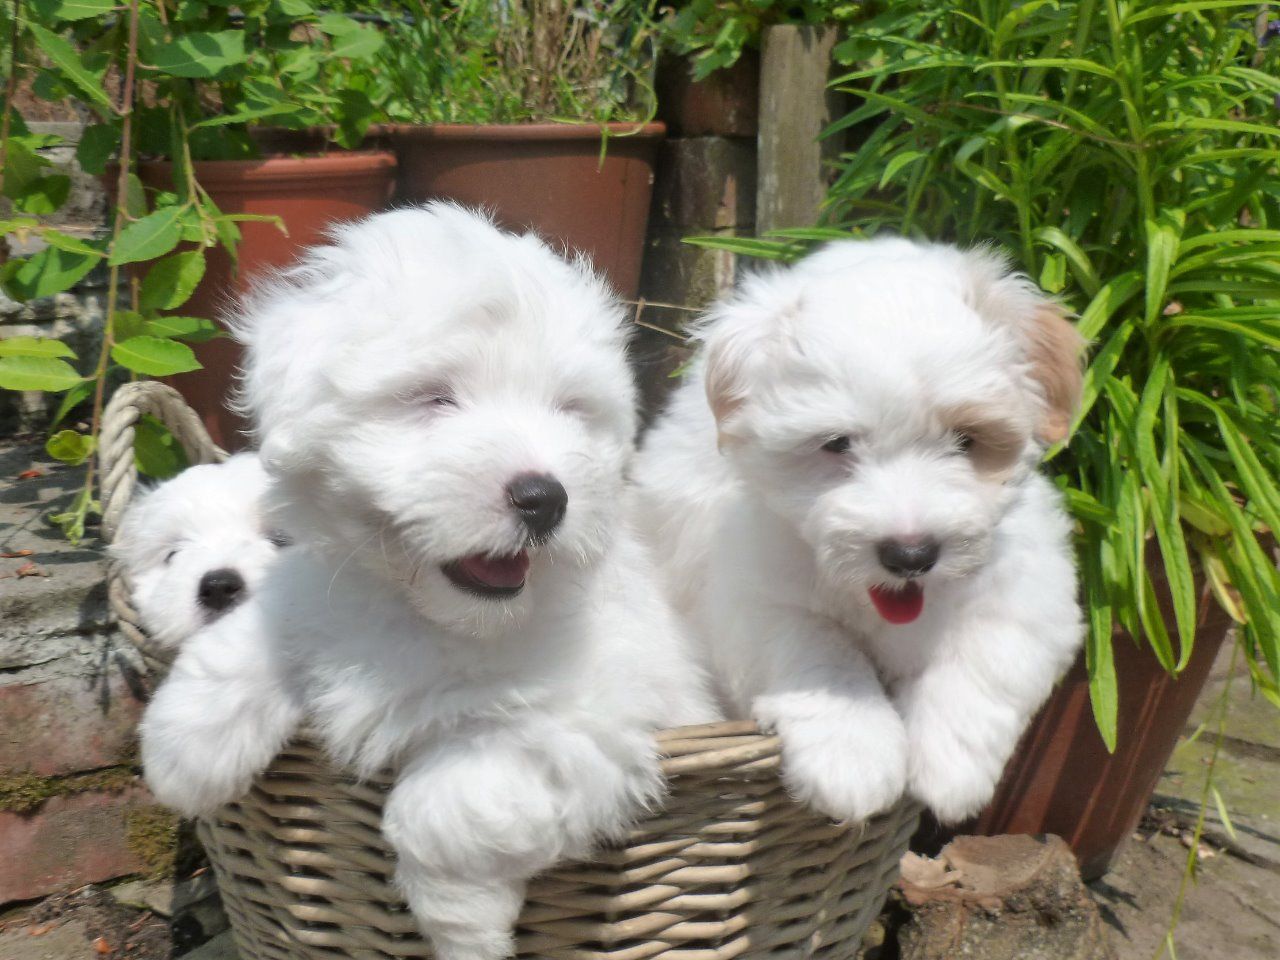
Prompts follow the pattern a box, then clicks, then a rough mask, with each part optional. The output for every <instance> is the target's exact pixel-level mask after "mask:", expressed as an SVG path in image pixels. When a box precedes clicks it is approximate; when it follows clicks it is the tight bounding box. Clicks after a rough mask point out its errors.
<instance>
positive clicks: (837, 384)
mask: <svg viewBox="0 0 1280 960" xmlns="http://www.w3.org/2000/svg"><path fill="white" fill-rule="evenodd" d="M697 338H698V339H700V340H701V341H702V345H703V349H702V354H701V357H700V359H699V361H698V362H697V363H696V365H695V367H694V369H693V370H692V372H691V373H690V375H689V377H688V382H687V383H686V384H684V385H682V386H681V388H680V389H679V390H678V391H677V393H676V395H675V396H674V398H673V401H672V404H671V406H670V409H669V410H668V411H667V413H666V415H665V416H664V417H663V418H662V419H660V420H659V422H658V423H657V424H656V425H655V427H654V428H653V430H652V431H651V433H650V434H649V435H648V437H647V438H646V440H645V443H644V449H643V450H642V453H641V455H640V458H639V461H638V463H637V470H636V484H637V489H636V492H635V504H634V506H635V509H636V515H637V517H638V518H639V519H640V521H641V522H643V523H647V524H648V528H649V532H650V533H651V534H652V539H653V541H654V543H655V544H656V545H657V546H658V551H657V553H658V555H659V556H660V557H662V558H663V560H664V573H665V575H666V577H667V581H668V584H669V587H670V590H671V593H672V595H673V596H674V597H675V598H676V600H677V605H678V606H679V607H680V608H681V609H682V610H683V612H684V613H685V614H687V615H688V616H689V617H690V618H691V620H692V621H693V622H694V624H695V625H696V629H697V632H698V633H699V634H700V635H701V637H702V638H703V639H704V640H705V641H706V643H707V647H708V651H709V656H710V660H711V664H712V667H713V674H714V676H715V678H716V679H718V680H719V681H720V682H721V685H722V687H723V692H724V694H725V696H726V698H727V700H728V701H729V705H730V708H731V711H732V712H733V713H735V714H737V715H739V716H751V717H754V718H755V719H756V720H757V721H759V722H760V723H761V724H762V725H764V726H766V727H770V728H776V730H777V731H778V733H779V735H780V736H781V737H782V739H783V764H784V772H785V776H786V777H787V780H788V783H789V786H790V788H791V789H792V790H793V791H794V792H795V793H796V794H797V795H798V796H799V797H800V798H801V799H803V800H805V801H807V802H809V803H811V804H813V805H814V806H815V807H817V808H818V809H820V810H822V811H824V812H826V813H828V814H830V815H832V816H834V817H837V818H855V819H860V818H863V817H866V816H868V815H870V814H873V813H875V812H877V811H878V810H881V809H883V808H885V807H886V806H888V805H889V804H891V803H893V802H894V801H895V800H896V799H897V798H898V797H899V796H900V795H901V793H902V792H903V790H904V788H907V789H909V791H910V792H911V793H912V794H913V795H914V796H916V797H917V798H919V799H920V800H922V801H924V802H925V803H926V804H927V805H928V806H930V807H931V808H932V809H933V810H934V811H935V813H936V814H937V815H938V817H939V818H941V819H942V820H943V821H955V820H958V819H961V818H963V817H965V816H967V815H970V814H973V813H975V812H976V811H978V810H979V809H980V808H981V807H982V806H983V804H984V803H986V802H987V801H988V800H989V799H990V797H991V795H992V792H993V790H994V786H995V784H996V782H997V780H998V779H999V777H1000V774H1001V771H1002V769H1003V767H1004V764H1005V762H1006V761H1007V759H1008V757H1009V754H1010V753H1011V751H1012V749H1013V747H1014V744H1015V743H1016V741H1017V739H1018V737H1019V735H1020V733H1021V732H1022V729H1023V727H1024V726H1025V725H1026V723H1027V721H1028V720H1029V718H1030V717H1031V715H1032V713H1033V712H1034V711H1035V710H1036V709H1037V708H1038V707H1039V706H1040V704H1041V703H1042V702H1043V701H1044V699H1045V698H1046V697H1047V695H1048V694H1049V692H1050V690H1051V688H1052V687H1053V685H1054V683H1055V682H1056V681H1057V679H1058V678H1059V677H1060V676H1061V674H1062V673H1063V671H1064V670H1065V668H1066V667H1067V666H1068V664H1069V663H1070V661H1071V660H1072V658H1073V657H1074V655H1075V654H1076V651H1077V649H1078V648H1079V646H1080V644H1081V640H1082V636H1083V630H1082V623H1081V615H1080V611H1079V609H1078V606H1077V596H1076V577H1075V569H1074V564H1073V560H1072V553H1071V548H1070V544H1069V532H1070V531H1069V522H1068V518H1067V516H1066V515H1065V513H1064V510H1063V508H1062V505H1061V503H1060V501H1059V496H1058V494H1057V492H1056V491H1055V489H1054V488H1053V486H1052V485H1051V484H1050V483H1049V482H1048V480H1046V479H1045V478H1044V477H1042V476H1041V475H1040V474H1039V473H1038V472H1037V466H1038V463H1039V461H1040V458H1041V456H1042V453H1043V451H1044V449H1045V447H1046V445H1047V444H1051V443H1054V442H1057V441H1059V440H1062V439H1063V438H1064V437H1065V436H1066V434H1067V431H1068V429H1069V425H1070V423H1071V420H1072V417H1073V414H1074V411H1075V409H1076V405H1077V403H1078V397H1079V392H1080V385H1081V375H1080V352H1081V346H1082V344H1081V341H1080V338H1079V337H1078V335H1077V334H1076V332H1075V330H1074V328H1073V327H1072V326H1071V324H1070V323H1069V322H1068V321H1067V320H1066V319H1065V317H1064V315H1063V313H1062V311H1061V309H1060V308H1058V307H1057V306H1056V305H1055V304H1053V303H1052V302H1051V301H1050V300H1049V299H1048V298H1046V297H1045V296H1044V295H1043V294H1041V293H1040V292H1039V291H1038V290H1037V289H1036V288H1035V287H1034V286H1033V285H1032V284H1030V283H1029V282H1028V281H1026V280H1025V279H1023V278H1021V277H1018V276H1016V275H1013V274H1011V273H1010V272H1009V271H1008V269H1007V267H1006V266H1005V264H1004V262H1003V261H1002V260H1001V259H1000V258H999V257H997V256H995V255H993V254H992V253H990V252H986V251H982V250H973V251H968V252H962V251H960V250H958V249H955V248H952V247H947V246H940V245H939V246H933V245H924V244H918V243H913V242H909V241H907V240H902V239H876V240H872V241H852V240H851V241H842V242H837V243H833V244H831V245H829V246H828V247H826V248H824V249H822V250H820V251H819V252H817V253H815V254H813V255H811V256H810V257H809V258H807V259H806V260H803V261H802V262H800V263H799V264H798V265H797V266H795V267H794V268H792V269H789V270H779V271H775V272H771V273H765V274H763V275H759V276H756V277H754V278H752V279H749V280H748V281H747V282H746V283H745V284H744V285H743V286H742V289H741V290H740V291H739V292H738V293H737V294H736V295H734V296H732V297H730V298H729V299H727V300H726V301H725V302H724V303H722V304H720V305H718V306H716V307H715V308H714V309H713V310H712V311H711V314H710V316H709V317H708V318H707V320H706V322H705V324H704V325H703V326H701V328H700V330H699V331H698V332H697Z"/></svg>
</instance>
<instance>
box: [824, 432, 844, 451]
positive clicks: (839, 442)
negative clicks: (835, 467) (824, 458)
mask: <svg viewBox="0 0 1280 960" xmlns="http://www.w3.org/2000/svg"><path fill="white" fill-rule="evenodd" d="M849 446H850V440H849V438H848V437H846V436H839V437H832V438H831V439H830V440H828V441H827V442H826V443H824V444H823V445H822V449H823V450H826V451H827V452H828V453H847V452H848V451H849Z"/></svg>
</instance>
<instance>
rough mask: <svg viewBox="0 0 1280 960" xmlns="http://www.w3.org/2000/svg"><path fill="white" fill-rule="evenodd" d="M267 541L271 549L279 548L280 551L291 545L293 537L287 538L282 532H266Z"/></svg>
mask: <svg viewBox="0 0 1280 960" xmlns="http://www.w3.org/2000/svg"><path fill="white" fill-rule="evenodd" d="M267 540H268V542H270V544H271V545H272V546H273V547H279V548H281V549H283V548H285V547H288V546H292V545H293V537H291V536H289V535H288V534H287V533H285V532H284V531H283V530H271V531H268V533H267Z"/></svg>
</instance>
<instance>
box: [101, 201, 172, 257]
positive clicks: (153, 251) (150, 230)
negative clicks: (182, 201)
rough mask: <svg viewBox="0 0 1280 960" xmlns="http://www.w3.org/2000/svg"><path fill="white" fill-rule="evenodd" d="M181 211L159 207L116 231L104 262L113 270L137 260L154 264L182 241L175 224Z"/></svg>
mask: <svg viewBox="0 0 1280 960" xmlns="http://www.w3.org/2000/svg"><path fill="white" fill-rule="evenodd" d="M183 210H184V208H183V207H181V206H177V205H174V206H171V207H161V208H160V209H159V210H157V211H156V212H155V213H152V214H148V215H147V216H145V217H143V218H142V219H141V220H135V221H134V222H133V223H131V224H129V226H127V227H125V228H124V229H123V230H122V231H120V236H119V238H118V239H117V240H116V243H115V246H114V247H113V248H112V250H111V259H110V260H109V261H108V262H109V263H110V264H111V265H112V266H113V267H115V266H119V265H120V264H123V263H137V262H138V261H140V260H154V259H155V258H156V257H161V256H164V255H165V254H166V253H168V252H169V251H170V250H172V249H173V248H174V247H176V246H177V245H178V241H179V240H180V239H181V237H182V228H181V226H180V225H179V220H180V218H181V216H182V213H183Z"/></svg>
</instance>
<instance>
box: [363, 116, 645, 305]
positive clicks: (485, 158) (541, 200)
mask: <svg viewBox="0 0 1280 960" xmlns="http://www.w3.org/2000/svg"><path fill="white" fill-rule="evenodd" d="M605 127H606V128H607V130H608V132H609V134H610V136H609V138H608V142H607V145H606V146H605V151H604V157H603V160H602V159H601V153H600V150H601V134H602V131H601V127H600V126H599V125H592V124H567V123H566V124H562V123H529V124H493V125H479V126H469V125H463V124H433V125H427V126H412V125H394V126H389V127H384V128H382V129H381V130H380V131H378V132H377V136H379V137H385V138H386V140H387V142H389V143H390V144H391V145H392V146H393V147H394V149H395V151H396V156H397V158H398V159H399V163H400V174H399V182H398V184H397V189H396V199H397V200H398V201H402V202H407V203H420V202H422V201H424V200H430V199H433V198H437V197H443V198H448V199H450V200H456V201H458V202H459V203H463V204H466V205H468V206H483V207H487V208H488V209H490V210H492V211H493V213H494V215H495V216H496V217H497V220H498V222H499V223H501V224H502V225H503V226H505V227H508V228H510V229H514V230H527V229H533V230H536V231H537V232H538V233H540V234H542V236H544V237H546V238H547V239H549V240H551V241H553V242H554V243H557V244H560V245H562V246H564V247H565V248H567V249H569V250H574V251H581V252H582V253H585V254H588V255H589V256H590V257H591V259H592V261H593V262H594V263H595V265H596V266H597V267H599V268H600V269H601V270H602V271H604V273H605V274H606V275H607V276H608V278H609V279H610V280H611V281H612V282H613V285H614V287H615V288H616V289H617V290H618V291H619V292H620V293H621V294H622V295H623V296H626V297H634V296H635V295H636V292H637V290H638V289H639V284H640V261H641V258H642V256H643V254H644V238H645V228H646V227H647V225H648V221H649V197H650V195H651V193H652V191H653V167H654V161H655V159H656V156H657V149H658V145H659V144H660V143H661V141H662V138H663V136H664V135H665V134H666V127H664V126H663V125H662V124H660V123H650V124H645V125H643V126H637V125H635V124H627V123H610V124H606V125H605Z"/></svg>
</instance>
